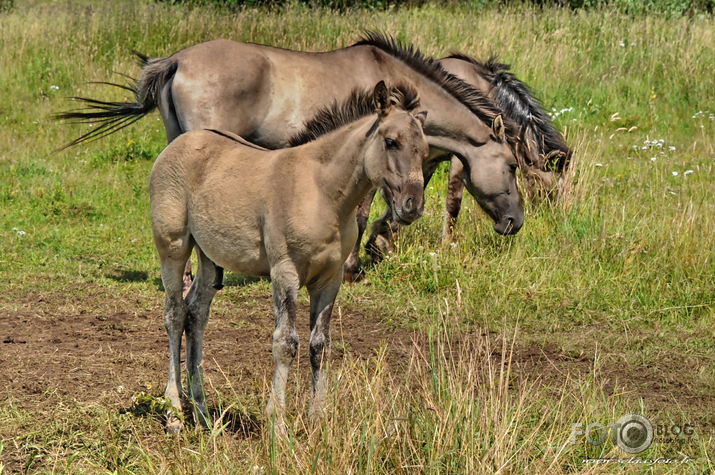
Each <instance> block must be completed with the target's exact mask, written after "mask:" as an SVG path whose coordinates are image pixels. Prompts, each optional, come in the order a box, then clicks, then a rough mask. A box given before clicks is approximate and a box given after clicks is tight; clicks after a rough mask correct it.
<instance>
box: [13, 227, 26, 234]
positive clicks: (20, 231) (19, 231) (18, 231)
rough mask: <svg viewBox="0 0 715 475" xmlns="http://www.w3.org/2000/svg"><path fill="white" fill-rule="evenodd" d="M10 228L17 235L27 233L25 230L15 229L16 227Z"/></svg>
mask: <svg viewBox="0 0 715 475" xmlns="http://www.w3.org/2000/svg"><path fill="white" fill-rule="evenodd" d="M12 230H13V231H15V232H16V233H17V235H18V236H24V235H26V234H27V233H26V232H25V231H22V230H20V229H17V228H12Z"/></svg>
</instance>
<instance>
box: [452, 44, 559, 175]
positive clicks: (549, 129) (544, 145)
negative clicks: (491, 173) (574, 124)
mask: <svg viewBox="0 0 715 475" xmlns="http://www.w3.org/2000/svg"><path fill="white" fill-rule="evenodd" d="M448 57H449V58H454V59H459V60H462V61H467V62H469V63H472V64H473V65H474V66H476V67H477V69H478V70H479V72H480V75H481V76H482V77H484V78H485V79H487V80H488V81H489V82H490V83H491V84H492V86H493V87H494V102H495V103H496V104H497V106H499V108H500V109H501V110H502V111H503V112H504V114H505V115H506V116H507V117H508V118H509V119H511V120H512V121H514V122H516V124H518V126H519V128H520V133H519V138H520V141H521V142H522V143H525V142H526V140H525V135H526V134H527V132H531V134H532V137H533V139H534V141H535V142H536V144H537V146H538V152H539V155H540V156H544V157H548V156H549V154H552V156H553V159H550V160H545V163H543V164H541V165H542V167H543V168H542V167H539V168H542V169H543V170H544V171H556V172H558V173H562V172H563V171H564V170H566V169H567V168H568V165H569V161H570V160H571V154H572V152H571V149H570V148H569V147H568V146H567V145H566V143H565V142H564V138H563V136H562V135H561V133H560V132H559V131H558V130H556V129H555V128H554V126H553V125H552V124H551V121H550V120H549V119H548V117H547V116H546V114H545V113H544V109H543V107H542V105H541V103H540V102H539V100H538V99H536V97H534V95H533V93H532V92H531V90H530V89H529V87H528V86H527V85H526V84H524V83H523V82H521V81H520V80H519V79H517V78H516V76H514V74H512V73H511V72H510V71H509V69H510V66H509V65H508V64H504V63H500V62H498V60H497V58H496V57H494V56H492V57H490V58H489V59H488V60H487V61H486V62H481V61H478V60H477V59H475V58H472V57H471V56H467V55H464V54H452V55H450V56H448ZM553 152H556V153H553ZM535 165H537V164H531V166H535Z"/></svg>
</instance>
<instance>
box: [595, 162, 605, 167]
mask: <svg viewBox="0 0 715 475" xmlns="http://www.w3.org/2000/svg"><path fill="white" fill-rule="evenodd" d="M595 166H597V167H602V166H603V163H596V164H595Z"/></svg>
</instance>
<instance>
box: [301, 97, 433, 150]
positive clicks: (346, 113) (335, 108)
mask: <svg viewBox="0 0 715 475" xmlns="http://www.w3.org/2000/svg"><path fill="white" fill-rule="evenodd" d="M390 92H391V99H392V103H393V104H394V105H397V106H399V107H401V108H402V109H404V110H406V111H412V110H414V109H416V108H417V107H419V104H420V100H419V96H418V95H417V91H415V89H414V88H412V87H410V86H406V85H398V86H395V87H393V88H391V91H390ZM374 113H375V104H374V102H373V90H372V89H368V90H363V89H355V90H354V91H353V92H351V93H350V96H348V98H347V99H346V100H345V101H343V102H338V101H334V102H333V103H332V104H331V105H329V106H327V107H324V108H323V109H320V110H319V111H318V113H317V114H315V116H314V117H313V118H312V119H310V120H309V121H308V122H306V123H305V127H304V129H303V131H302V132H300V133H298V134H296V135H294V136H293V137H291V139H290V140H289V141H288V144H289V145H290V146H291V147H295V146H297V145H302V144H304V143H307V142H312V141H313V140H315V139H317V138H318V137H320V136H322V135H325V134H327V133H328V132H332V131H333V130H336V129H338V128H340V127H342V126H344V125H347V124H349V123H351V122H355V121H356V120H358V119H361V118H363V117H365V116H368V115H370V114H374Z"/></svg>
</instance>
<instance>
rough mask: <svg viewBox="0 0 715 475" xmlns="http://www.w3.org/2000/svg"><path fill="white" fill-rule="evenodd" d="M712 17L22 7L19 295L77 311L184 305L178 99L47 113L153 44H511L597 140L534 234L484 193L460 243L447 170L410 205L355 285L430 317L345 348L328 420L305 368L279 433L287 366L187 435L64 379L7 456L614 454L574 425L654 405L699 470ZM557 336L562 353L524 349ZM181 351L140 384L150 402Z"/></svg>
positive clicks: (705, 447) (91, 462)
mask: <svg viewBox="0 0 715 475" xmlns="http://www.w3.org/2000/svg"><path fill="white" fill-rule="evenodd" d="M714 26H715V24H714V23H713V19H712V18H711V17H707V16H695V17H692V18H664V17H659V16H625V15H622V14H619V13H616V12H613V11H608V10H599V9H596V10H591V11H587V12H576V13H572V12H570V11H564V10H549V9H546V10H538V9H530V8H528V7H523V6H520V7H508V8H504V9H501V10H484V11H472V10H468V9H462V8H457V7H453V8H448V9H443V8H438V7H434V6H427V7H423V8H419V9H401V10H397V11H393V10H388V11H384V12H383V11H348V12H346V13H343V14H340V13H335V12H331V11H328V10H321V9H318V10H314V9H308V8H304V7H299V6H294V7H290V8H289V9H288V10H276V11H265V10H250V9H249V10H245V11H243V12H241V13H230V12H226V11H222V10H213V9H208V8H196V9H186V8H183V7H179V6H170V5H165V4H154V3H142V2H112V3H109V2H86V1H73V2H61V3H60V2H45V1H27V2H18V3H17V4H16V5H15V8H14V9H13V10H11V11H9V12H3V13H0V44H2V48H0V143H2V144H4V147H3V149H2V151H1V152H0V208H1V209H2V210H3V211H2V213H0V235H2V238H3V239H2V241H1V242H0V270H2V274H3V276H4V278H3V279H0V309H1V310H0V312H2V313H1V314H2V315H3V318H6V317H5V315H7V316H10V315H14V314H15V313H17V312H24V311H28V309H30V308H31V307H33V306H42V305H43V304H42V303H30V304H28V302H29V301H30V300H28V299H31V298H33V297H34V296H36V295H42V296H49V297H47V299H49V302H50V303H49V304H48V311H49V313H52V312H53V311H54V312H56V313H57V314H58V315H76V314H79V313H82V312H95V313H97V314H99V315H103V314H105V313H107V314H111V313H113V312H117V311H124V310H125V307H126V305H129V306H130V307H131V308H132V310H131V312H139V311H142V312H150V313H151V312H153V314H154V315H155V318H156V320H157V322H159V321H160V310H159V308H158V306H159V305H160V303H161V293H160V291H159V288H158V260H157V258H156V256H155V255H154V249H153V246H152V243H151V232H150V228H149V226H150V222H149V214H148V197H147V177H148V174H149V170H150V168H151V165H152V160H153V158H154V157H155V156H156V155H157V154H158V153H159V152H160V151H161V149H162V148H163V146H164V141H165V139H164V136H163V131H162V126H161V122H160V120H159V118H158V116H156V115H151V116H149V117H148V118H146V119H144V120H143V121H141V122H139V123H137V124H135V125H134V126H132V128H131V129H128V130H126V131H124V132H121V133H119V134H116V135H115V136H113V137H110V138H108V139H106V140H103V141H101V142H98V143H95V144H92V145H89V146H84V147H80V148H73V149H70V150H67V151H64V152H59V153H58V152H54V150H55V149H57V148H58V147H59V146H61V145H62V144H64V143H66V142H68V141H69V140H70V139H72V138H74V137H76V136H77V135H79V133H80V132H81V129H79V128H77V127H71V126H68V125H66V124H57V123H54V122H52V121H51V120H49V119H48V116H49V115H50V114H51V113H52V112H56V111H58V110H61V109H66V108H67V107H68V106H69V105H70V104H68V103H66V102H65V101H64V100H63V97H65V96H71V95H88V96H91V97H101V98H108V99H109V98H116V99H120V98H122V97H121V95H119V96H117V95H116V93H115V92H114V91H111V90H108V89H106V88H103V87H101V86H92V85H87V84H85V82H86V81H91V80H118V79H120V78H119V76H117V74H116V73H115V72H117V71H119V72H126V73H128V74H130V75H136V74H137V72H138V68H137V67H136V66H135V64H134V60H133V58H132V57H131V54H130V51H131V50H132V49H136V50H139V51H142V52H146V53H148V54H150V55H152V56H162V55H167V54H170V53H172V52H174V51H176V50H178V49H180V48H182V47H185V46H188V45H191V44H194V43H197V42H200V41H204V40H207V39H211V38H216V37H225V38H230V39H235V40H247V41H255V42H260V43H269V44H273V45H277V46H281V47H289V48H293V49H307V50H325V49H331V48H337V47H340V46H343V45H345V44H349V43H351V42H353V41H354V40H355V39H356V37H357V36H358V35H359V33H360V31H362V29H375V30H381V31H387V32H390V33H392V34H395V35H396V36H397V37H398V38H400V39H403V40H409V41H412V42H414V43H415V44H416V45H418V46H419V47H420V48H421V49H422V50H423V51H425V52H426V53H428V54H432V55H435V56H440V55H446V54H448V53H450V52H452V51H461V52H465V53H468V54H473V55H476V56H481V57H484V56H487V55H488V54H490V53H497V54H498V55H499V56H500V58H501V59H502V60H504V61H505V62H508V63H510V64H512V66H513V69H514V71H515V73H516V74H517V75H518V76H519V77H520V78H521V79H523V80H524V81H526V82H527V83H528V84H530V85H531V86H532V87H533V89H534V91H536V93H537V94H538V96H539V97H540V98H542V100H543V102H544V104H545V105H546V108H547V110H549V111H553V112H554V113H555V114H554V115H556V117H555V119H554V120H555V123H556V124H557V126H558V127H559V128H560V129H561V130H564V131H566V134H567V137H568V142H569V143H570V144H572V145H573V146H574V148H575V150H576V158H575V162H574V176H573V177H571V178H570V189H569V192H568V193H567V195H566V197H565V199H564V200H563V202H561V203H559V204H557V205H554V206H545V205H536V204H529V205H528V209H527V219H526V224H525V226H524V228H523V229H522V231H521V232H520V233H519V234H518V235H516V236H514V237H511V238H503V237H499V236H497V235H495V234H494V233H493V232H492V231H491V224H490V223H489V221H488V219H487V218H486V217H485V216H484V215H483V214H482V213H481V212H480V211H479V210H478V208H477V207H476V205H475V203H474V202H473V200H471V198H469V199H467V200H466V202H467V203H466V207H465V209H464V211H463V212H462V215H461V217H460V221H459V225H458V231H457V232H458V241H457V242H456V244H455V245H454V246H442V244H441V242H440V237H439V231H440V226H441V213H442V207H443V200H444V193H445V188H446V186H445V185H446V180H445V178H446V171H445V170H444V169H442V170H440V172H438V175H437V177H436V179H435V180H434V181H433V182H432V183H431V184H430V187H429V189H428V201H427V210H426V213H425V217H424V218H422V219H421V220H419V222H417V223H415V224H414V225H413V226H410V227H409V228H407V229H405V232H404V233H403V235H402V237H401V240H400V242H399V252H398V253H395V254H394V255H392V256H390V257H389V258H388V259H387V260H386V261H385V262H383V263H381V264H380V265H378V266H376V267H374V268H371V269H370V270H369V272H368V275H367V279H366V282H365V283H363V284H360V285H351V286H345V287H344V288H343V289H342V290H341V295H340V296H339V303H340V305H341V311H342V312H343V313H345V315H346V317H345V318H347V316H348V315H350V314H351V313H352V312H355V311H359V312H363V313H369V314H370V315H376V316H379V319H380V320H381V321H382V322H383V323H384V325H386V326H387V327H389V328H396V329H402V330H403V331H415V332H416V335H417V337H416V338H417V340H418V342H417V343H416V344H415V345H414V346H413V347H412V348H411V349H410V351H409V352H408V353H407V355H405V356H404V357H403V358H401V359H400V360H395V359H394V358H392V357H390V356H389V355H390V344H389V342H387V343H386V344H385V345H384V346H383V347H382V350H380V351H378V352H376V353H375V354H374V355H372V356H370V357H369V358H358V357H353V356H351V355H350V354H349V353H346V355H347V356H346V357H345V358H344V359H343V360H342V362H341V363H340V364H336V365H335V367H334V368H333V376H332V385H331V387H332V391H333V392H332V394H331V397H332V398H333V399H332V402H333V403H332V404H331V407H332V414H331V415H330V416H329V417H328V418H327V419H326V420H325V421H324V423H323V424H322V425H320V426H319V427H314V426H311V424H310V423H309V422H308V421H306V420H304V416H305V414H304V413H305V411H304V410H303V409H304V408H305V407H306V405H305V394H306V392H305V389H306V388H307V384H308V381H307V377H306V375H301V374H300V372H298V371H295V372H294V374H293V376H292V377H293V379H294V380H295V382H294V383H292V384H294V386H293V387H292V392H293V397H291V411H292V416H291V418H290V421H291V422H290V424H291V433H292V436H291V438H290V439H289V440H288V441H287V442H282V441H277V440H274V439H272V438H271V431H270V430H268V428H267V426H266V421H263V418H262V417H263V416H262V415H261V407H262V404H263V397H265V394H267V389H266V386H265V383H264V382H262V381H257V380H255V379H254V380H250V381H242V382H241V384H239V383H238V382H236V381H233V382H232V380H231V378H225V379H223V380H221V379H216V381H215V384H216V387H215V388H213V389H211V390H210V391H211V399H212V401H213V402H214V406H215V407H216V410H217V411H218V413H219V414H220V413H224V419H222V420H223V421H224V422H226V424H228V425H227V426H226V427H223V428H222V426H221V425H220V423H219V424H218V425H217V426H216V428H215V430H214V431H212V432H211V433H210V434H205V433H202V432H200V431H193V430H189V431H187V433H185V434H184V435H182V436H181V437H179V438H178V439H172V438H169V437H166V436H165V435H164V434H163V432H162V429H161V421H160V420H159V419H158V418H156V417H153V416H151V414H152V412H151V411H150V410H149V411H148V413H149V414H147V412H144V413H141V411H139V410H138V409H139V406H137V405H136V404H135V403H136V400H135V403H132V402H131V394H130V393H134V394H135V395H139V396H141V394H140V389H141V388H138V387H132V388H128V390H127V391H125V392H124V393H121V394H119V393H114V394H110V395H106V394H105V395H103V396H101V397H100V396H97V398H96V401H95V402H94V403H90V404H88V405H87V404H86V403H84V402H81V400H82V398H78V397H76V396H73V395H72V394H69V395H68V394H66V393H63V392H61V391H60V392H57V389H56V388H54V389H53V388H45V390H44V392H42V393H41V394H39V395H34V396H33V395H29V394H23V393H16V394H9V395H7V396H8V402H7V403H6V404H4V405H3V406H2V408H0V443H1V444H0V460H2V462H0V467H3V465H4V466H5V469H6V470H8V469H9V470H22V469H23V468H24V469H27V470H31V471H34V470H43V471H55V470H56V471H65V470H66V471H92V472H94V471H110V472H111V471H119V472H145V471H151V472H168V471H172V472H173V471H179V472H198V471H202V472H215V471H218V472H236V471H237V472H247V471H248V472H251V471H252V472H253V473H268V472H276V473H283V472H294V471H299V472H308V471H319V472H383V471H390V472H408V471H409V472H412V471H422V472H436V471H445V472H475V471H480V472H481V471H483V472H492V471H505V472H522V471H530V472H571V471H598V470H601V469H605V468H608V467H612V466H608V465H607V466H605V467H600V468H599V467H595V466H592V465H588V464H584V463H582V460H583V459H584V458H603V457H623V455H624V454H623V453H622V452H620V451H619V450H618V449H617V448H615V447H614V446H613V444H610V443H607V444H604V445H602V446H591V445H589V444H587V443H585V442H583V441H580V442H579V443H577V444H576V445H571V444H569V443H568V441H569V437H570V434H571V427H572V424H573V423H579V422H580V423H584V424H587V423H590V422H598V423H602V424H608V423H611V422H614V421H615V420H617V419H618V418H619V417H620V416H621V415H623V414H627V413H630V412H634V413H642V414H644V415H646V416H647V417H649V418H651V420H652V421H654V423H658V424H671V423H676V422H683V421H688V422H691V423H694V424H696V425H697V427H698V429H697V430H696V433H695V435H694V436H692V437H689V438H685V439H683V438H682V437H681V439H680V443H677V444H676V443H672V442H671V443H668V441H665V439H664V438H660V439H658V438H657V439H656V443H654V444H653V446H652V447H651V448H650V449H648V451H647V452H644V453H643V454H639V455H638V456H639V457H642V458H644V459H652V458H656V457H673V458H678V459H680V458H682V457H684V456H688V457H690V458H692V459H693V460H694V461H693V462H692V463H691V464H689V465H688V469H689V470H692V471H696V472H707V471H712V470H713V458H712V453H713V451H714V449H715V442H714V437H715V432H713V427H715V420H713V412H712V403H713V395H714V394H715V379H714V376H713V375H715V355H714V354H713V349H712V348H713V346H712V343H713V338H714V337H715V333H714V330H713V328H715V325H714V323H715V312H714V311H713V284H712V283H713V281H715V272H714V270H715V269H714V264H713V250H714V249H713V240H712V234H713V230H714V229H715V212H714V211H715V210H714V209H713V200H712V197H713V196H714V193H715V180H714V179H713V177H715V173H714V170H713V167H714V165H713V164H714V163H715V161H714V159H715V140H713V137H715V120H713V117H715V103H714V102H713V98H712V90H713V88H714V84H713V79H712V71H711V69H712V64H715V38H714V36H713V35H714V32H715V28H714ZM306 32H310V33H309V34H307V33H306ZM561 111H563V112H561ZM660 140H662V142H661V141H660ZM691 170H692V172H690V171H691ZM378 211H379V210H375V211H374V213H375V214H377V212H378ZM229 284H232V285H229V286H228V287H227V288H226V289H225V292H224V295H221V296H219V298H218V299H217V300H218V301H217V310H216V311H215V317H216V313H218V314H221V315H222V314H228V313H231V312H233V313H235V312H242V311H243V309H244V308H245V307H246V306H248V307H250V306H251V305H252V304H251V302H254V301H257V299H260V298H262V297H263V296H265V295H268V292H269V286H268V284H267V283H266V282H264V281H249V282H243V281H241V280H240V279H238V278H237V277H233V276H230V278H229ZM88 292H93V293H96V294H99V295H101V296H102V297H101V301H98V300H96V299H92V298H89V297H88ZM43 298H44V297H43ZM303 299H305V297H303ZM32 302H34V300H32ZM127 302H130V303H129V304H127ZM131 312H130V313H131ZM50 318H51V317H50ZM226 318H228V317H226ZM268 321H269V318H268V317H266V320H265V322H266V325H267V326H268V325H269V323H268ZM244 323H245V322H244ZM212 324H214V323H213V322H212ZM237 325H238V323H237ZM210 328H211V324H210ZM266 328H267V327H266ZM0 336H3V335H0ZM208 338H211V333H209V336H208ZM267 342H268V340H266V343H267ZM350 343H351V342H350V341H346V342H345V343H344V344H345V345H347V346H349V345H350ZM533 348H537V349H539V350H538V351H539V352H541V353H545V354H547V355H548V356H549V357H550V359H551V360H554V361H555V362H554V365H555V366H554V367H556V366H558V370H554V369H553V368H551V367H550V366H549V365H546V366H545V367H540V366H534V367H532V368H531V369H530V370H529V371H524V370H519V369H518V367H519V365H520V364H521V365H522V367H523V364H524V363H525V361H526V359H525V357H524V354H525V353H528V351H529V349H533ZM163 351H164V350H163V349H161V348H158V349H157V350H156V352H157V354H159V353H161V355H159V356H157V358H163ZM265 358H266V364H268V362H269V357H268V355H267V353H266V356H265ZM564 361H566V362H567V363H564ZM569 362H570V363H569ZM578 362H582V364H581V363H579V364H577V363H578ZM11 363H12V362H11V361H8V362H6V363H4V364H11ZM562 363H563V364H562ZM207 364H208V363H207ZM211 364H214V365H217V366H219V367H220V365H221V361H213V362H211ZM163 376H164V375H163V373H162V372H160V373H158V375H157V376H156V378H157V379H156V380H155V381H153V384H154V386H153V387H152V389H146V388H144V389H143V390H144V391H146V394H145V395H144V396H147V395H148V396H147V397H145V398H144V399H141V398H139V399H141V401H144V403H146V404H145V406H147V405H148V406H150V407H149V408H150V409H151V402H152V399H151V398H152V397H155V396H156V395H157V394H158V392H157V390H156V386H158V385H160V384H161V378H163ZM296 399H297V401H296ZM38 401H40V402H42V404H40V403H38ZM141 401H140V402H141ZM132 404H134V406H133V405H132ZM145 406H142V407H145ZM132 408H133V409H132ZM120 409H124V411H120ZM134 409H137V410H134ZM154 412H156V411H154ZM241 427H242V428H243V429H241ZM659 440H660V442H659ZM648 469H649V470H655V471H669V470H674V469H673V468H672V467H668V466H667V465H663V464H656V465H652V466H650V467H649V468H648ZM0 470H2V469H1V468H0Z"/></svg>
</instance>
